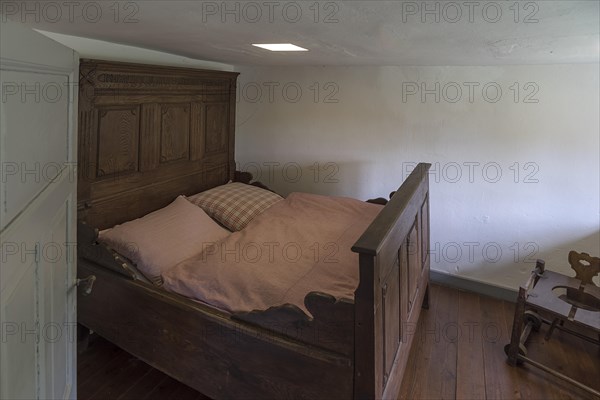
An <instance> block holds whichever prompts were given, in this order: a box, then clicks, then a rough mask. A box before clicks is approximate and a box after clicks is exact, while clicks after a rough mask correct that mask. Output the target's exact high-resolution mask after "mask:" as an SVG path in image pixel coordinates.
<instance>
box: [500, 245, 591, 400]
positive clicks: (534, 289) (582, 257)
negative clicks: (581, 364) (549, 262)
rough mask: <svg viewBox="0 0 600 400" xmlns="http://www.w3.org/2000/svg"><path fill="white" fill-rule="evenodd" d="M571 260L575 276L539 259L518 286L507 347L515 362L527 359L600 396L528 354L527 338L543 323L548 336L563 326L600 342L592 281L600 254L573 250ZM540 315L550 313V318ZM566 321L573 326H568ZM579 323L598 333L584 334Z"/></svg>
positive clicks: (567, 330) (582, 326) (586, 328)
mask: <svg viewBox="0 0 600 400" xmlns="http://www.w3.org/2000/svg"><path fill="white" fill-rule="evenodd" d="M569 264H571V268H572V269H573V270H574V271H575V277H574V278H572V277H569V276H566V275H562V274H559V273H556V272H553V271H546V270H545V263H544V261H542V260H538V261H537V263H536V267H535V269H534V270H533V271H532V273H531V276H530V277H529V279H528V280H527V282H526V283H525V285H524V286H521V287H520V288H519V295H518V297H517V304H516V307H515V317H514V321H513V328H512V336H511V341H510V343H509V344H507V345H506V346H505V347H504V351H505V352H506V355H507V356H508V363H509V364H510V365H512V366H515V365H517V364H518V363H524V362H526V363H528V364H530V365H533V366H535V367H538V368H540V369H542V370H544V371H546V372H548V373H550V374H552V375H554V376H556V377H558V378H561V379H564V380H566V381H568V382H570V383H572V384H574V385H576V386H578V387H579V388H581V389H583V390H586V391H587V392H589V393H592V394H594V395H596V396H599V397H600V392H598V391H597V390H595V389H593V388H591V387H589V386H587V385H584V384H583V383H581V382H579V381H576V380H574V379H573V378H570V377H568V376H566V375H564V374H562V373H560V372H558V371H556V370H553V369H551V368H549V367H547V366H545V365H543V364H541V363H539V362H537V361H535V360H533V359H531V358H529V357H528V356H527V348H526V347H525V344H526V342H527V339H528V338H529V335H530V334H531V332H532V331H538V330H539V329H540V326H541V325H542V323H546V324H549V325H550V328H549V330H548V332H547V334H546V337H545V339H546V340H550V337H551V336H552V333H553V332H554V330H555V329H560V330H563V331H565V332H567V333H570V334H572V335H575V336H577V337H579V338H581V339H584V340H587V341H590V342H592V343H595V344H598V345H600V287H598V286H597V285H596V284H595V283H594V281H593V278H594V277H595V276H596V275H599V274H600V258H598V257H592V256H590V255H589V254H587V253H577V252H576V251H571V252H569ZM541 315H547V316H549V317H550V318H551V320H549V319H545V318H542V316H541ZM567 321H568V322H569V324H570V325H572V326H573V328H574V329H571V328H569V327H567V326H566V322H567ZM577 327H579V328H583V330H585V331H592V332H594V334H595V335H597V337H591V336H589V335H586V334H582V333H581V332H580V329H577V330H575V329H576V328H577Z"/></svg>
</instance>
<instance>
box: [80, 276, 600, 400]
mask: <svg viewBox="0 0 600 400" xmlns="http://www.w3.org/2000/svg"><path fill="white" fill-rule="evenodd" d="M513 313H514V304H512V303H508V302H504V301H501V300H496V299H493V298H490V297H485V296H481V295H478V294H474V293H469V292H464V291H459V290H457V289H450V288H447V287H442V286H436V285H432V287H431V290H430V309H429V310H423V311H422V314H421V319H420V321H419V323H418V325H417V327H406V329H407V331H406V332H404V334H407V335H415V337H414V341H413V343H414V345H413V348H412V350H411V353H410V355H409V359H408V365H407V368H406V373H405V376H404V380H403V382H402V386H401V389H400V394H399V398H400V399H465V400H466V399H488V400H492V399H493V400H496V399H511V400H512V399H573V400H575V399H578V400H579V399H582V400H600V399H598V398H596V397H594V396H592V395H590V394H588V393H587V392H584V391H583V390H581V389H578V388H577V387H575V386H573V385H571V384H569V383H568V382H564V381H562V380H560V379H557V378H554V377H553V376H551V375H549V374H547V373H545V372H543V371H541V370H539V369H537V368H534V367H531V366H527V365H525V366H519V367H510V366H509V365H508V364H507V363H506V356H505V355H504V345H505V344H506V343H508V342H509V341H510V332H511V327H512V319H513ZM547 329H548V326H547V325H542V328H541V329H540V332H535V333H532V336H531V338H530V340H529V341H528V344H527V350H528V356H530V357H531V358H533V359H535V360H538V361H541V362H544V363H546V364H547V365H548V366H550V367H552V368H554V369H557V370H559V371H561V372H563V373H565V374H566V375H569V376H571V377H573V378H576V379H578V380H581V381H583V382H584V383H585V384H587V385H589V386H592V387H594V388H595V389H596V390H600V378H599V377H600V346H597V345H594V344H592V343H589V342H586V341H583V340H581V339H578V338H575V337H573V336H572V335H569V334H566V333H565V332H561V331H559V330H556V331H555V332H554V334H553V335H552V337H551V339H550V340H549V341H546V340H544V335H545V334H546V332H547ZM77 371H78V398H79V399H84V400H85V399H122V400H133V399H178V400H179V399H181V400H209V399H208V398H206V397H204V396H203V395H201V394H200V393H198V392H196V391H195V390H193V389H192V388H190V387H188V386H186V385H184V384H182V383H180V382H177V381H176V380H174V379H172V378H171V377H168V376H166V375H165V374H163V373H162V372H160V371H158V370H156V369H154V368H152V367H150V366H149V365H147V364H145V363H144V362H142V361H140V360H138V359H136V358H135V357H133V356H131V355H129V354H128V353H126V352H124V351H122V350H120V349H119V348H118V347H116V346H114V345H113V344H111V343H109V342H107V341H106V340H104V339H102V338H99V337H96V338H94V340H92V341H91V342H90V346H89V348H88V349H87V350H86V351H84V352H82V354H80V355H79V359H78V368H77Z"/></svg>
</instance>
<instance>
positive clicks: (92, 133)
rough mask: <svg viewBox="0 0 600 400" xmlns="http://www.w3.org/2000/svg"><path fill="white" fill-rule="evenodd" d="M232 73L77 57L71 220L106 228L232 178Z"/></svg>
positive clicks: (234, 82) (233, 91)
mask: <svg viewBox="0 0 600 400" xmlns="http://www.w3.org/2000/svg"><path fill="white" fill-rule="evenodd" d="M237 75H238V74H237V73H233V72H223V71H207V70H196V69H187V68H174V67H157V66H151V65H138V64H127V63H116V62H107V61H98V60H82V61H81V64H80V88H79V159H78V190H77V194H78V200H77V202H78V218H79V219H80V220H81V221H85V222H86V223H88V224H89V225H92V226H94V227H97V228H99V229H104V228H108V227H111V226H113V225H115V224H117V223H122V222H124V221H127V220H131V219H134V218H138V217H141V216H143V215H145V214H147V213H149V212H151V211H154V210H156V209H159V208H161V207H164V206H165V205H167V204H169V203H170V202H171V201H172V200H173V199H174V198H175V197H176V196H177V195H179V194H185V195H190V194H193V193H197V192H200V191H202V190H206V189H209V188H211V187H215V186H218V185H221V184H223V183H226V182H227V181H228V180H229V179H232V178H233V174H234V171H235V161H234V134H235V87H236V79H237Z"/></svg>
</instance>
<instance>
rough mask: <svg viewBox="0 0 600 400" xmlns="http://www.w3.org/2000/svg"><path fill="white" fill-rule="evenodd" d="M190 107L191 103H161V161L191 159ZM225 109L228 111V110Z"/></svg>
mask: <svg viewBox="0 0 600 400" xmlns="http://www.w3.org/2000/svg"><path fill="white" fill-rule="evenodd" d="M190 108H191V105H190V104H189V103H188V104H161V105H160V119H161V124H160V162H161V163H165V162H170V161H177V160H184V159H185V160H188V159H189V157H190ZM224 111H225V112H227V110H224ZM224 128H227V127H224Z"/></svg>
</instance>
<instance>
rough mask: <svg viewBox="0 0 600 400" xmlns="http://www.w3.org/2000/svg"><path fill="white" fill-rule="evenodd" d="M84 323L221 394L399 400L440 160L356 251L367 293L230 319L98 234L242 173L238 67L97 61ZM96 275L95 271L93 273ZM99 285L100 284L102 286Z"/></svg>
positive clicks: (424, 282)
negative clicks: (169, 287)
mask: <svg viewBox="0 0 600 400" xmlns="http://www.w3.org/2000/svg"><path fill="white" fill-rule="evenodd" d="M80 71H81V79H80V82H81V87H80V92H81V93H80V107H79V121H80V126H79V171H80V173H79V186H78V196H79V197H78V208H79V214H78V219H79V231H78V277H79V278H80V279H82V280H85V279H86V278H88V277H90V276H92V275H93V276H95V277H96V279H95V282H94V284H93V288H92V290H91V293H90V294H89V295H88V294H87V293H86V290H85V289H86V288H85V286H86V285H85V284H82V285H81V287H80V290H79V296H78V321H79V323H80V324H82V325H83V326H85V327H87V328H89V329H91V330H93V331H95V332H97V333H98V334H99V335H101V336H103V337H105V338H106V339H108V340H110V341H112V342H113V343H115V344H116V345H118V346H119V347H121V348H123V349H124V350H126V351H128V352H130V353H131V354H133V355H135V356H137V357H139V358H140V359H142V360H144V361H146V362H147V363H149V364H150V365H152V366H153V367H155V368H157V369H159V370H161V371H163V372H165V373H167V374H169V375H170V376H172V377H174V378H175V379H177V380H179V381H181V382H183V383H186V384H187V385H189V386H191V387H193V388H195V389H197V390H198V391H200V392H202V393H203V394H205V395H207V396H209V397H211V398H214V399H228V398H236V399H237V398H241V399H243V398H252V399H257V398H261V399H266V398H294V399H296V398H298V399H375V398H390V399H391V398H395V397H396V395H397V393H398V390H399V387H400V384H401V381H402V376H403V372H404V369H405V366H406V362H407V358H408V355H409V350H410V347H411V343H412V340H413V336H412V332H414V329H411V325H412V324H416V322H417V320H418V318H419V314H420V310H421V304H424V305H425V306H426V302H427V292H428V277H429V256H428V252H429V182H428V170H429V165H428V164H419V165H418V166H417V168H416V169H415V170H414V171H413V173H412V174H411V175H410V176H409V177H408V178H407V179H406V181H405V182H404V183H403V184H402V186H401V187H400V188H399V189H398V191H397V192H396V193H395V195H394V196H393V197H392V199H391V200H390V201H389V203H388V204H387V205H386V206H385V207H384V208H383V210H382V211H381V213H380V214H379V215H378V216H377V218H376V219H375V220H374V221H373V223H372V224H371V225H370V227H369V228H368V229H367V230H366V231H365V232H364V234H363V235H362V236H361V237H360V239H359V240H358V241H357V242H356V244H355V245H354V246H353V248H352V250H353V251H354V252H356V253H358V255H357V257H358V259H359V265H360V267H359V268H360V284H359V286H358V288H357V290H356V293H355V298H354V299H340V300H337V301H336V299H334V298H333V297H331V296H329V295H327V294H326V293H314V292H313V293H310V294H308V295H307V296H306V299H305V305H306V306H307V308H308V310H310V312H311V313H312V315H313V318H312V319H309V318H308V317H307V316H306V315H305V314H304V313H303V312H302V311H300V310H299V309H298V308H297V307H296V306H291V305H284V306H280V307H273V308H270V309H269V310H266V311H254V312H250V313H238V314H230V313H227V312H224V311H221V310H219V309H217V308H215V307H212V306H209V305H205V304H202V303H200V302H197V301H193V300H191V299H188V298H186V297H184V296H181V295H178V294H175V293H170V292H167V291H165V290H164V289H161V288H160V287H157V286H155V285H153V284H152V283H150V282H148V281H147V280H145V279H144V278H143V277H142V276H141V274H139V273H138V272H137V270H136V269H135V267H133V266H131V265H130V264H128V262H127V261H126V260H124V259H122V258H120V257H119V256H118V255H116V254H115V253H114V252H112V251H111V250H110V249H108V248H107V247H105V246H103V245H100V244H97V242H96V239H97V230H98V229H105V228H109V227H111V226H113V225H115V224H117V223H122V222H125V221H128V220H131V219H134V218H138V217H141V216H143V215H145V214H147V213H149V212H151V211H154V210H156V209H159V208H161V207H164V206H166V205H167V204H169V203H170V202H171V201H172V200H173V199H174V198H175V197H176V196H177V195H179V194H185V195H191V194H194V193H197V192H200V191H203V190H206V189H209V188H212V187H215V186H218V185H221V184H224V183H226V182H228V181H229V180H230V179H233V178H234V173H235V162H234V129H235V84H236V78H237V74H235V73H230V72H217V71H200V70H189V69H180V68H170V67H152V66H142V65H135V64H122V63H112V62H102V61H94V60H83V61H82V63H81V67H80ZM83 282H90V280H87V281H83ZM88 289H89V287H88Z"/></svg>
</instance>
